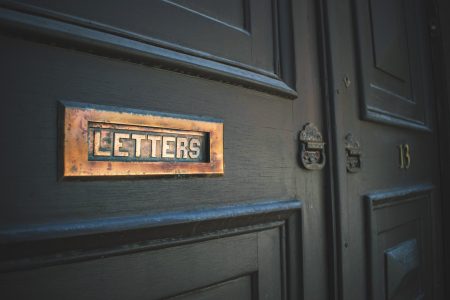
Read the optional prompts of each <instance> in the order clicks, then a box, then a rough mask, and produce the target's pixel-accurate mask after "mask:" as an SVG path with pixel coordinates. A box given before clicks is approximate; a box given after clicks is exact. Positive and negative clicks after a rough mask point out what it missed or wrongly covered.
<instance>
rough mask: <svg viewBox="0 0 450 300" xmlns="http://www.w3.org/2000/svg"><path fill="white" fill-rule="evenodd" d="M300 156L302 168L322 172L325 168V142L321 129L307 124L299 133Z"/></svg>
mask: <svg viewBox="0 0 450 300" xmlns="http://www.w3.org/2000/svg"><path fill="white" fill-rule="evenodd" d="M299 141H300V149H299V156H300V161H301V163H302V166H303V167H304V168H305V169H307V170H322V169H323V167H324V166H325V162H326V157H325V142H324V141H323V138H322V134H321V133H320V131H319V129H318V128H317V127H316V126H315V125H314V124H312V123H307V124H306V125H305V126H304V127H303V129H302V130H301V131H300V133H299Z"/></svg>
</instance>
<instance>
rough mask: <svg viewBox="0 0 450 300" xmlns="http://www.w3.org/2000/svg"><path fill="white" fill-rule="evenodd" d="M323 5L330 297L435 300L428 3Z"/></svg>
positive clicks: (437, 260) (437, 266) (436, 221)
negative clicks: (333, 238) (332, 162)
mask: <svg viewBox="0 0 450 300" xmlns="http://www.w3.org/2000/svg"><path fill="white" fill-rule="evenodd" d="M338 2H339V3H338ZM327 5H328V7H327V12H328V24H329V27H328V28H329V34H330V37H331V38H330V49H331V50H330V59H331V61H332V64H331V65H330V66H329V67H330V68H331V69H330V70H331V72H332V77H333V82H332V83H330V84H331V86H330V91H331V92H330V93H332V95H333V96H332V100H333V105H334V109H335V110H334V113H335V143H336V144H335V145H336V149H335V150H336V153H337V154H336V172H335V178H336V180H337V181H338V183H337V184H338V186H339V192H338V195H337V199H336V205H337V209H336V212H337V213H336V219H337V221H336V224H337V227H338V237H337V252H338V257H339V268H338V271H337V273H338V276H337V278H339V279H338V282H337V283H336V284H337V286H340V287H341V289H340V292H338V293H336V295H337V296H339V297H340V298H341V299H377V300H378V299H442V297H443V296H442V267H441V266H442V250H441V247H442V242H441V227H440V207H441V205H440V201H441V199H440V182H439V152H438V135H437V128H438V126H437V123H436V118H435V97H434V91H433V73H432V69H433V68H432V64H431V62H432V56H431V50H430V44H431V39H432V35H433V32H432V30H433V28H431V27H430V24H431V23H430V19H431V11H432V9H430V8H431V7H432V3H431V1H422V0H412V1H402V0H396V1H392V0H370V1H369V0H362V1H359V0H358V1H327ZM430 28H431V29H430Z"/></svg>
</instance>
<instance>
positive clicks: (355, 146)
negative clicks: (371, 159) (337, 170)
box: [345, 133, 362, 173]
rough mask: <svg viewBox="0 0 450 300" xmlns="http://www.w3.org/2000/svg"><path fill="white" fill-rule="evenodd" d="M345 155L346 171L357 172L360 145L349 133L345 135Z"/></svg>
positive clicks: (360, 152) (359, 163)
mask: <svg viewBox="0 0 450 300" xmlns="http://www.w3.org/2000/svg"><path fill="white" fill-rule="evenodd" d="M345 155H346V158H347V161H346V167H347V172H348V173H357V172H359V171H360V170H361V155H362V151H361V146H360V143H359V141H358V140H357V139H355V137H354V136H353V135H352V134H351V133H349V134H347V135H346V136H345Z"/></svg>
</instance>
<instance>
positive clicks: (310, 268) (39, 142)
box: [0, 0, 429, 299]
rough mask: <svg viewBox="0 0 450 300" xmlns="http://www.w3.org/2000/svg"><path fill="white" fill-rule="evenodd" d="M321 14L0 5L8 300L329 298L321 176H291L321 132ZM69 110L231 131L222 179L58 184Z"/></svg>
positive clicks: (299, 4) (250, 7)
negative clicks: (157, 115)
mask: <svg viewBox="0 0 450 300" xmlns="http://www.w3.org/2000/svg"><path fill="white" fill-rule="evenodd" d="M316 12H317V11H316V6H315V1H313V0H310V1H293V2H292V3H291V1H287V0H277V1H271V0H258V1H253V0H233V1H228V0H227V1H187V0H151V1H111V0H108V1H105V0H95V1H61V0H55V1H35V0H18V1H1V3H0V29H1V35H0V40H1V41H0V44H1V47H0V51H1V55H0V59H1V63H0V65H1V71H0V73H1V82H2V92H1V93H2V100H1V101H2V109H1V110H0V115H1V116H0V120H1V121H0V122H1V140H2V160H1V165H2V167H1V168H0V169H1V171H0V174H1V180H0V186H1V190H2V196H1V197H0V198H1V200H0V205H1V207H0V244H1V245H0V249H1V255H0V257H1V264H0V268H1V275H0V298H1V299H162V298H175V299H286V298H289V299H298V298H299V297H301V295H303V294H304V295H305V297H306V299H325V298H327V297H328V289H327V286H328V281H327V278H328V276H329V275H328V265H327V263H328V259H327V255H328V250H327V243H326V236H327V227H326V225H327V222H326V219H325V212H326V207H327V205H326V204H325V201H326V198H325V195H326V192H325V190H324V185H323V178H324V176H323V174H324V173H323V172H321V171H308V170H304V169H301V168H300V166H299V163H298V147H299V145H298V132H299V131H300V130H301V129H302V128H303V126H304V124H306V123H310V122H311V123H314V124H315V125H316V126H317V127H318V128H319V130H320V129H322V121H323V117H322V115H323V114H322V94H321V79H320V76H321V72H320V68H319V61H320V60H319V53H320V52H319V48H318V44H319V37H320V34H319V31H318V29H317V26H316V21H317V18H316V16H317V15H316ZM62 101H76V102H81V103H85V104H88V105H91V104H94V105H107V106H108V107H113V108H114V109H115V111H119V112H120V111H125V110H128V109H139V110H143V111H156V112H161V113H176V114H180V115H184V116H188V117H189V116H205V117H212V118H217V119H221V120H222V121H223V124H224V162H225V168H224V175H223V176H213V177H208V176H168V177H162V178H154V177H133V176H125V177H119V178H110V177H96V178H84V179H83V180H79V179H78V180H68V179H64V178H61V176H60V174H59V173H58V164H59V163H60V162H61V159H62V158H61V157H59V156H58V155H59V152H60V144H61V140H60V139H61V138H60V137H59V136H58V132H59V130H60V124H59V123H58V107H59V105H60V103H61V102H62ZM426 136H429V135H426ZM414 164H415V162H413V166H414V167H412V168H415V166H416V165H414ZM302 270H307V274H305V275H304V276H302Z"/></svg>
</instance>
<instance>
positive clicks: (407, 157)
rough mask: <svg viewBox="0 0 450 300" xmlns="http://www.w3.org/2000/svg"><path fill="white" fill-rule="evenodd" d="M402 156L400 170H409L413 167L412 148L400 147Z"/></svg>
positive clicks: (407, 145)
mask: <svg viewBox="0 0 450 300" xmlns="http://www.w3.org/2000/svg"><path fill="white" fill-rule="evenodd" d="M398 150H399V154H400V169H403V170H407V169H409V168H410V166H411V151H410V150H411V147H410V146H409V144H400V145H398Z"/></svg>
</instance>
